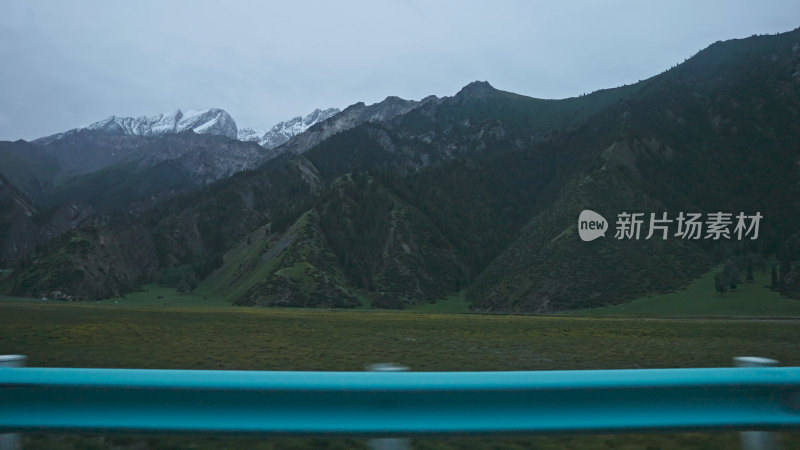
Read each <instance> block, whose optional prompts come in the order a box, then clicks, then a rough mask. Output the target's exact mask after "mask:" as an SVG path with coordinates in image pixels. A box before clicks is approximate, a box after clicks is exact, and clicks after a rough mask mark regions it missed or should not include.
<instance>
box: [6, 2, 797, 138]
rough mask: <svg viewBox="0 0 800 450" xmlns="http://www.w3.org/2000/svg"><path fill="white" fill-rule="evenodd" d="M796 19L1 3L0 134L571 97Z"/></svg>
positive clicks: (670, 8) (752, 11)
mask: <svg viewBox="0 0 800 450" xmlns="http://www.w3.org/2000/svg"><path fill="white" fill-rule="evenodd" d="M798 26H800V2H798V1H797V0H774V1H773V0H764V1H752V0H699V1H698V0H691V1H684V0H672V1H659V2H655V1H653V2H650V1H642V0H612V1H602V2H601V1H594V0H585V1H557V0H553V1H537V0H525V1H510V0H509V1H504V0H496V1H478V0H475V1H469V0H461V1H447V0H435V1H432V0H419V1H417V0H396V1H377V0H372V1H369V0H365V1H347V0H337V1H313V0H305V1H267V0H263V1H244V0H242V1H230V0H229V1H224V2H223V1H207V0H191V1H160V0H159V1H149V0H147V1H141V0H138V1H133V2H131V1H127V2H121V1H84V0H77V1H76V0H72V1H68V2H66V1H44V0H37V1H27V0H19V1H18V0H0V140H16V139H20V138H23V139H33V138H37V137H41V136H44V135H48V134H52V133H55V132H59V131H63V130H67V129H70V128H74V127H77V126H81V125H86V124H88V123H91V122H94V121H96V120H100V119H102V118H105V117H108V116H110V115H122V116H139V115H153V114H157V113H160V112H167V111H174V110H175V109H177V108H182V109H201V108H208V107H212V106H213V107H220V108H223V109H225V110H227V111H228V112H229V113H230V114H231V115H232V116H233V117H234V119H236V122H237V124H238V125H239V127H244V126H250V127H256V128H269V127H270V126H271V125H273V124H274V123H276V122H278V121H281V120H284V119H288V118H291V117H293V116H297V115H302V114H306V113H308V112H310V111H311V110H313V109H314V108H325V107H339V108H344V107H346V106H347V105H350V104H352V103H355V102H358V101H364V102H366V103H374V102H377V101H380V100H382V99H383V98H385V97H386V96H388V95H397V96H400V97H403V98H410V99H420V98H422V97H425V96H426V95H429V94H435V95H438V96H445V95H453V94H455V93H456V92H457V91H458V90H459V89H460V88H461V87H462V86H463V85H465V84H467V83H469V82H470V81H474V80H487V81H489V82H490V83H492V85H494V86H495V87H496V88H498V89H503V90H506V91H512V92H516V93H520V94H524V95H529V96H532V97H540V98H564V97H571V96H576V95H580V94H583V93H588V92H591V91H593V90H597V89H601V88H607V87H613V86H618V85H621V84H626V83H631V82H636V81H638V80H640V79H645V78H648V77H650V76H652V75H655V74H657V73H659V72H662V71H664V70H666V69H668V68H669V67H670V66H672V65H674V64H675V63H678V62H681V61H683V60H684V59H685V58H687V57H689V56H691V55H692V54H694V53H696V52H697V51H699V50H701V49H702V48H704V47H706V46H708V45H709V44H711V43H713V42H715V41H717V40H724V39H731V38H740V37H747V36H750V35H753V34H763V33H776V32H783V31H788V30H791V29H794V28H797V27H798Z"/></svg>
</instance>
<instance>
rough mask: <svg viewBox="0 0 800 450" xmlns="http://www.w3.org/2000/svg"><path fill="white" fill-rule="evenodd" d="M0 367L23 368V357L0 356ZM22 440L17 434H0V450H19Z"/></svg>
mask: <svg viewBox="0 0 800 450" xmlns="http://www.w3.org/2000/svg"><path fill="white" fill-rule="evenodd" d="M0 367H25V355H0ZM21 448H22V440H21V439H20V436H19V434H17V433H4V434H0V450H19V449H21Z"/></svg>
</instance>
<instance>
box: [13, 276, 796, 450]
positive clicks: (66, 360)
mask: <svg viewBox="0 0 800 450" xmlns="http://www.w3.org/2000/svg"><path fill="white" fill-rule="evenodd" d="M727 295H728V294H726V296H727ZM220 305H224V300H223V299H220V298H215V297H213V296H208V295H204V293H202V292H200V293H193V294H177V293H176V292H174V290H171V291H170V290H169V289H166V288H159V287H157V286H146V287H145V291H143V292H141V293H137V294H133V295H128V296H126V298H124V299H111V300H107V301H103V302H97V303H60V302H50V301H41V300H31V299H12V298H3V299H2V301H0V316H2V318H3V320H2V325H0V346H1V347H0V353H4V354H10V353H21V354H25V355H28V358H29V359H28V365H29V366H57V367H109V368H170V369H222V370H343V371H359V370H364V367H365V366H366V365H367V364H371V363H375V362H394V363H400V364H404V365H407V366H409V367H410V368H411V369H412V370H419V371H470V370H562V369H621V368H630V369H633V368H669V367H726V366H730V365H731V358H733V357H734V356H741V355H758V356H764V357H770V358H775V359H777V360H779V361H781V363H782V364H784V365H800V353H798V352H797V344H796V343H797V342H798V340H800V321H795V320H764V319H760V320H750V319H742V318H731V319H708V318H686V319H660V318H649V319H643V318H624V317H564V316H536V317H534V316H510V315H478V314H448V313H441V312H437V305H426V306H424V307H421V308H420V309H418V310H417V311H410V312H396V311H391V312H381V311H369V310H358V311H353V310H304V309H263V308H243V307H231V306H220ZM464 307H465V304H464V302H463V298H461V297H460V296H457V295H456V296H452V297H450V298H449V299H447V300H446V301H445V302H443V303H442V304H440V305H439V306H438V308H441V310H444V311H447V310H452V309H456V310H458V309H463V308H464ZM426 310H427V311H428V312H425V311H426ZM24 439H25V441H24V442H25V445H26V448H86V447H92V448H142V446H143V447H144V448H352V447H355V448H359V447H364V446H365V445H366V443H365V441H364V440H346V439H334V440H319V439H253V438H221V437H213V436H203V437H168V436H156V437H141V436H110V437H97V436H75V435H26V436H25V438H24ZM738 439H739V438H738V435H737V434H736V433H686V434H619V435H604V436H597V435H581V436H550V437H514V438H511V437H509V438H505V439H497V438H486V437H483V438H481V437H475V438H454V439H417V440H415V441H414V447H415V448H424V449H429V448H430V449H462V448H463V449H467V448H475V447H491V448H511V449H513V448H553V449H555V448H598V449H611V448H631V449H633V448H663V449H679V448H726V447H730V446H736V445H738ZM784 439H785V440H786V444H787V445H788V446H789V447H790V448H791V447H793V446H795V445H796V446H797V447H798V448H800V438H798V437H797V436H795V435H791V434H785V435H784Z"/></svg>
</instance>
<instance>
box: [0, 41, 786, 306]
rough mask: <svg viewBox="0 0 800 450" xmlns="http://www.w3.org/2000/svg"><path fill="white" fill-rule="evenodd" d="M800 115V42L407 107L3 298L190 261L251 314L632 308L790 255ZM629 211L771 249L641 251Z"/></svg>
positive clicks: (235, 179)
mask: <svg viewBox="0 0 800 450" xmlns="http://www.w3.org/2000/svg"><path fill="white" fill-rule="evenodd" d="M798 119H800V31H799V30H795V31H792V32H789V33H784V34H781V35H776V36H758V37H752V38H748V39H743V40H734V41H727V42H719V43H716V44H714V45H712V46H710V47H709V48H707V49H706V50H703V51H702V52H700V53H698V54H697V55H695V56H694V57H692V58H691V59H689V60H687V61H686V62H685V63H683V64H681V65H678V66H676V67H675V68H673V69H671V70H669V71H667V72H665V73H662V74H660V75H658V76H655V77H653V78H651V79H648V80H645V81H643V82H640V83H637V84H635V85H631V86H624V87H620V88H615V89H608V90H603V91H598V92H595V93H592V94H589V95H585V96H581V97H577V98H571V99H565V100H540V99H533V98H529V97H524V96H520V95H516V94H512V93H508V92H503V91H499V90H496V89H494V88H493V87H492V86H491V85H489V84H488V83H485V82H475V83H471V84H470V85H468V86H466V87H465V88H464V89H462V90H461V91H460V92H459V93H458V94H456V95H455V96H453V97H450V98H443V99H438V98H435V97H429V98H427V99H424V100H422V101H420V102H411V101H405V100H401V99H397V98H393V97H389V98H387V99H386V100H385V101H384V102H381V103H379V104H376V105H371V106H365V105H363V104H357V105H354V106H352V107H350V108H347V109H345V110H344V111H342V112H341V113H339V114H337V115H334V116H332V117H330V118H329V119H327V120H325V121H323V122H320V123H318V124H316V125H313V126H312V127H310V128H309V129H308V130H307V131H306V132H304V133H302V134H300V135H297V136H295V137H293V138H292V139H290V140H289V142H287V143H286V144H284V145H283V146H282V147H280V148H278V149H276V150H278V151H279V152H280V153H281V155H280V156H278V157H275V158H272V159H270V160H268V161H267V162H266V163H264V164H263V165H262V166H260V167H259V168H257V169H255V170H246V171H244V172H241V173H238V174H236V175H234V176H232V177H230V178H225V179H222V180H220V181H218V182H215V183H212V184H209V185H207V186H206V187H204V188H202V189H200V190H198V191H194V192H192V193H188V194H187V195H184V196H178V197H171V198H169V199H166V200H164V201H162V202H160V203H158V204H156V205H154V206H151V207H150V208H149V209H147V210H146V212H145V213H144V214H143V215H142V216H141V218H139V219H138V220H136V221H134V222H132V223H131V224H129V225H125V226H120V227H116V228H114V229H110V228H101V229H97V228H89V229H86V230H76V231H73V232H71V234H68V235H65V236H71V237H69V239H67V238H66V237H65V238H59V239H56V240H54V241H52V242H50V243H49V244H48V245H47V246H45V247H42V248H40V249H39V250H37V251H36V253H35V254H34V255H32V256H31V257H28V258H25V259H24V260H23V261H22V262H21V263H20V265H18V266H17V267H16V268H15V270H14V272H13V273H12V274H11V275H10V276H8V277H6V279H5V280H4V281H3V283H2V284H3V286H4V289H5V290H6V291H8V292H12V293H15V294H18V295H36V296H39V295H48V296H53V294H52V293H53V292H56V291H57V292H59V294H58V295H57V296H62V297H64V296H68V297H70V298H75V299H84V298H100V297H104V296H109V295H112V294H116V293H120V292H125V291H126V290H129V289H131V288H132V286H133V285H135V284H136V282H139V281H146V280H151V279H153V278H154V277H155V276H156V275H155V274H157V273H158V271H162V272H163V271H165V270H173V269H181V270H184V271H190V272H192V273H193V276H195V277H196V278H198V279H200V280H202V281H201V283H205V285H206V286H207V287H208V288H209V289H213V290H215V291H217V292H219V293H221V294H224V295H226V296H228V298H229V299H230V300H231V301H232V302H234V303H237V304H241V305H264V306H269V305H291V306H323V307H332V306H336V307H349V306H355V305H357V304H358V303H359V301H362V300H364V299H368V300H369V301H371V302H372V304H373V305H374V306H377V307H387V308H401V307H404V306H407V305H411V304H415V303H419V302H427V301H433V300H435V299H437V298H442V297H443V296H445V295H446V294H448V293H451V292H454V291H458V290H461V289H465V288H466V292H467V295H468V298H469V299H470V300H471V302H472V307H473V308H474V309H477V310H485V311H520V312H548V311H554V310H562V309H569V308H580V307H586V306H598V305H604V304H609V303H616V302H622V301H625V300H629V299H632V298H634V297H636V296H639V295H642V294H645V293H649V292H660V291H667V290H672V289H676V288H679V287H681V286H683V285H685V284H686V283H688V282H689V281H691V280H692V279H693V278H694V277H696V276H698V275H700V274H701V273H703V272H704V271H706V270H707V269H708V268H709V267H710V266H711V264H712V262H713V261H714V260H715V258H716V257H717V255H718V254H720V252H722V250H721V248H723V247H728V248H729V250H732V251H737V252H743V251H754V252H762V253H770V252H775V251H776V250H777V249H778V248H779V247H780V246H781V245H782V243H783V242H784V241H785V240H786V239H787V237H789V236H790V235H792V234H794V233H796V232H798V230H800V204H798V199H800V120H798ZM222 139H224V138H222ZM154 167H155V166H154ZM172 170H173V169H172V168H167V169H166V171H168V172H171V171H172ZM94 176H97V175H94ZM113 178H114V177H110V178H109V179H113ZM160 178H161V177H157V176H156V177H154V179H160ZM131 179H135V178H131ZM142 179H143V180H146V179H147V178H146V177H143V178H142ZM109 187H111V184H109ZM120 189H121V190H120V192H129V190H128V189H127V188H126V189H122V188H120ZM114 203H115V200H109V205H113V204H114ZM584 209H591V210H594V211H597V212H599V213H600V214H602V215H603V216H604V217H606V218H607V219H609V223H610V226H611V227H612V229H611V230H609V231H608V233H607V234H606V236H605V238H601V239H598V240H595V241H592V242H584V241H582V240H580V239H579V238H578V236H577V219H578V215H579V213H580V212H581V211H582V210H584ZM626 211H627V212H641V213H645V214H647V215H648V216H649V213H651V212H652V213H658V214H661V213H664V212H666V213H668V214H669V216H670V218H674V217H676V216H677V214H678V213H679V212H686V213H689V212H700V213H703V214H707V213H711V212H717V211H720V212H730V213H734V214H736V213H738V212H740V211H741V212H745V213H747V214H753V213H755V212H760V213H761V215H762V216H763V218H764V219H763V221H762V223H761V234H760V236H759V239H758V240H755V241H749V240H744V241H738V240H735V239H734V240H723V241H712V240H707V239H699V240H683V239H680V238H677V237H674V236H671V237H670V238H668V239H659V238H654V239H645V238H644V236H645V235H646V233H647V229H646V227H647V223H645V224H644V229H643V235H642V238H641V239H639V240H628V239H616V238H615V237H614V230H613V226H614V225H613V222H614V219H615V218H616V217H617V215H618V214H620V213H622V212H626ZM673 225H674V224H673ZM674 232H675V229H674V227H673V229H672V233H674ZM128 239H134V240H135V241H136V242H137V243H138V244H137V246H138V249H139V250H137V251H133V249H131V248H129V245H128V244H126V242H127V240H128ZM109 242H110V243H111V244H109ZM78 243H79V244H80V245H78ZM148 249H150V250H148ZM726 251H727V250H726ZM87 259H88V260H91V261H93V262H92V263H91V264H88V263H86V261H87ZM112 268H119V269H118V271H117V272H116V273H115V274H114V275H113V276H109V275H108V273H109V271H110V270H111V269H112ZM55 272H57V276H56V275H53V273H55ZM69 274H74V276H70V275H69ZM104 275H105V276H104Z"/></svg>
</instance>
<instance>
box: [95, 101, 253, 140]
mask: <svg viewBox="0 0 800 450" xmlns="http://www.w3.org/2000/svg"><path fill="white" fill-rule="evenodd" d="M83 128H85V129H88V130H101V131H105V132H109V133H113V132H117V133H122V134H127V135H137V136H158V135H162V134H167V133H180V132H182V131H187V130H193V131H194V132H195V133H200V134H202V133H205V134H216V135H222V136H227V137H229V138H232V139H236V138H237V134H238V129H237V127H236V122H235V121H234V120H233V118H232V117H231V116H230V114H228V113H227V112H226V111H225V110H222V109H219V108H210V109H204V110H188V111H186V112H185V113H184V112H183V111H181V110H180V109H178V110H176V111H175V112H173V113H162V114H158V115H155V116H149V117H148V116H140V117H117V116H111V117H109V118H107V119H104V120H101V121H99V122H95V123H93V124H91V125H88V126H86V127H83Z"/></svg>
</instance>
